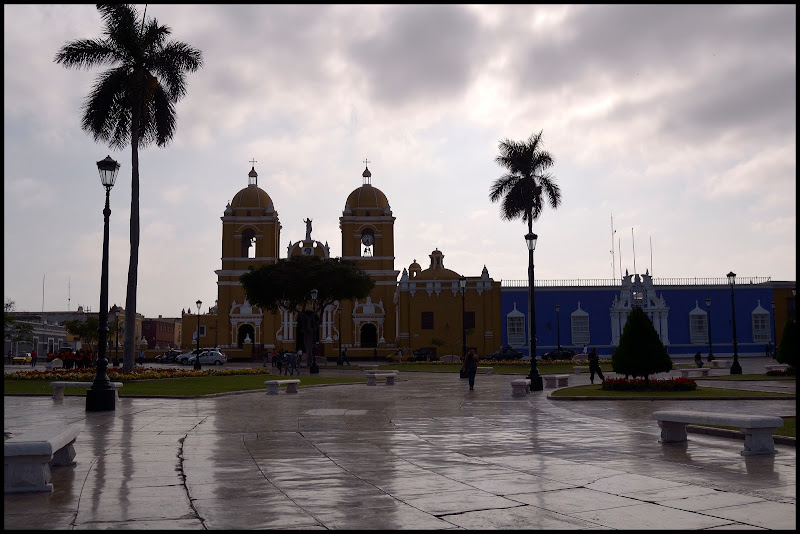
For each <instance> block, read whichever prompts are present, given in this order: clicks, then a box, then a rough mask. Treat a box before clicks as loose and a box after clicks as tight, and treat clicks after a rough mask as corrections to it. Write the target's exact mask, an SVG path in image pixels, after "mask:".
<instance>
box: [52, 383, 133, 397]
mask: <svg viewBox="0 0 800 534" xmlns="http://www.w3.org/2000/svg"><path fill="white" fill-rule="evenodd" d="M93 383H94V382H72V381H69V380H63V381H55V382H50V387H51V388H53V402H61V401H63V400H64V388H86V389H89V388H90V387H92V384H93ZM111 387H113V388H114V400H119V388H121V387H122V382H111Z"/></svg>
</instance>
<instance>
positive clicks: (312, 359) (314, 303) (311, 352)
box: [306, 289, 319, 375]
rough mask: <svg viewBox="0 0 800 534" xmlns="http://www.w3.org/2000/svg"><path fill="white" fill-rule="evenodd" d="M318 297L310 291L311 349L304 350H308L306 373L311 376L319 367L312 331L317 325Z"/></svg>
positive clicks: (314, 291)
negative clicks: (308, 362) (311, 311)
mask: <svg viewBox="0 0 800 534" xmlns="http://www.w3.org/2000/svg"><path fill="white" fill-rule="evenodd" d="M318 295H319V291H317V290H316V289H312V290H311V309H312V310H313V312H314V315H313V317H312V320H311V328H312V333H311V347H306V348H307V349H308V354H309V361H310V362H311V363H310V364H309V366H308V373H309V374H312V375H315V374H317V373H319V366H317V357H316V356H314V337H315V335H314V334H315V332H314V330H313V329H314V328H315V326H316V324H317V296H318Z"/></svg>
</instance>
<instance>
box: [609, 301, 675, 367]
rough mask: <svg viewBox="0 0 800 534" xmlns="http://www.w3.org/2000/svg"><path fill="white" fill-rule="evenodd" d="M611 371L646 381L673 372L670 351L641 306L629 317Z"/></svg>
mask: <svg viewBox="0 0 800 534" xmlns="http://www.w3.org/2000/svg"><path fill="white" fill-rule="evenodd" d="M611 367H612V369H614V372H615V373H617V374H620V375H625V376H626V377H627V376H632V377H634V378H635V377H637V376H640V377H642V378H644V379H645V381H647V379H648V377H649V376H650V375H653V374H656V373H666V372H669V371H671V370H672V359H671V358H670V357H669V353H667V349H666V348H665V347H664V344H663V343H661V340H660V339H659V338H658V333H657V332H656V329H655V328H654V327H653V323H652V322H651V321H650V318H649V317H648V316H647V314H646V313H645V312H644V310H642V308H640V307H638V306H636V307H634V308H633V309H632V310H631V313H629V314H628V322H626V323H625V328H623V329H622V335H621V336H620V338H619V345H618V346H617V348H616V349H615V350H614V353H613V354H612V355H611Z"/></svg>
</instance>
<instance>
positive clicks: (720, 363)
mask: <svg viewBox="0 0 800 534" xmlns="http://www.w3.org/2000/svg"><path fill="white" fill-rule="evenodd" d="M708 363H709V364H710V365H711V367H713V368H714V369H723V368H729V367H730V366H731V365H733V360H711V361H710V362H708Z"/></svg>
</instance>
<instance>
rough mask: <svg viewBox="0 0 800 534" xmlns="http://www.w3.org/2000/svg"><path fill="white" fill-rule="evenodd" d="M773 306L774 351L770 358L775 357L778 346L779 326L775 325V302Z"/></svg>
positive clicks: (772, 303)
mask: <svg viewBox="0 0 800 534" xmlns="http://www.w3.org/2000/svg"><path fill="white" fill-rule="evenodd" d="M770 304H771V305H772V351H771V354H768V356H771V357H773V358H774V357H775V347H776V346H777V345H778V334H777V332H776V330H777V326H776V325H775V301H774V300H773V301H772V302H771V303H770Z"/></svg>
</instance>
